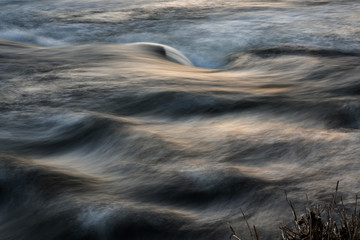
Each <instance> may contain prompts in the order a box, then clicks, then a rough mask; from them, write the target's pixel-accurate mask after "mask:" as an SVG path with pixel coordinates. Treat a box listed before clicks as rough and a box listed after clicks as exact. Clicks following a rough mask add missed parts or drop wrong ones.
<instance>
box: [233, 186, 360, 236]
mask: <svg viewBox="0 0 360 240" xmlns="http://www.w3.org/2000/svg"><path fill="white" fill-rule="evenodd" d="M338 187H339V182H337V184H336V190H335V193H334V194H333V195H332V200H331V202H330V203H326V202H325V203H323V204H317V205H311V204H310V202H309V200H308V204H307V206H306V207H305V210H304V212H303V213H302V214H301V215H298V214H297V213H296V211H295V207H294V204H293V202H292V201H291V200H289V199H288V197H287V194H286V193H285V196H286V201H287V202H288V204H289V206H290V208H291V212H292V215H293V220H292V224H291V225H282V224H281V225H280V231H281V238H282V239H283V240H360V211H359V210H358V209H357V201H358V196H357V195H356V199H355V204H354V208H353V210H351V211H350V210H348V209H346V208H345V205H344V201H343V199H342V197H341V196H340V197H338ZM306 198H307V199H308V197H307V196H306ZM241 212H242V210H241ZM242 214H243V217H244V220H245V222H246V224H247V226H248V229H249V232H250V236H251V239H252V240H259V237H258V234H257V231H256V228H255V226H253V230H252V229H251V228H250V225H249V223H248V221H247V219H246V217H245V214H244V213H243V212H242ZM229 226H230V230H231V232H232V234H231V236H230V239H234V238H235V239H237V240H244V239H243V238H241V237H240V236H239V235H238V234H237V233H236V232H235V231H234V229H233V228H232V227H231V225H230V224H229Z"/></svg>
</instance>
